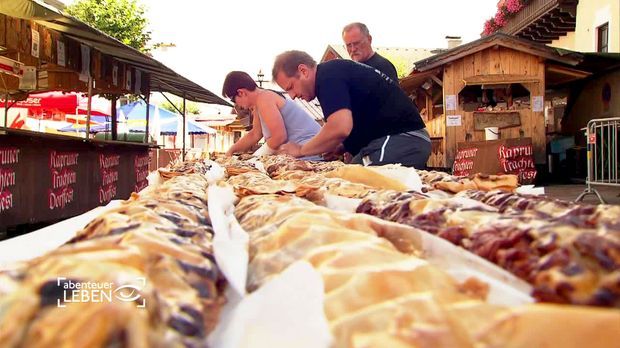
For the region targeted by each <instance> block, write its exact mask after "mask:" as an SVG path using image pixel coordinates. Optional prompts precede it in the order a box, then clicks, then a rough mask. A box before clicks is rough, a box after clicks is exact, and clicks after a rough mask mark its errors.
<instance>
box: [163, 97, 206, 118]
mask: <svg viewBox="0 0 620 348" xmlns="http://www.w3.org/2000/svg"><path fill="white" fill-rule="evenodd" d="M175 99H176V100H175ZM171 100H172V101H173V102H174V106H176V107H177V109H179V110H181V111H183V101H182V100H181V99H178V98H172V99H171ZM174 106H172V104H170V103H169V102H168V101H165V102H163V103H162V104H161V105H159V107H161V108H162V109H166V110H168V111H170V112H174V113H179V112H178V111H177V109H175V108H174ZM185 112H186V113H187V114H192V115H200V107H199V106H198V103H195V102H192V101H188V100H186V101H185Z"/></svg>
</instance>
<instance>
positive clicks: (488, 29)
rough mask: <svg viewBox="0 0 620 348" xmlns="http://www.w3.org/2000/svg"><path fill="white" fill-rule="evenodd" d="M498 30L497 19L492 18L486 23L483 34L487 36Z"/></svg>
mask: <svg viewBox="0 0 620 348" xmlns="http://www.w3.org/2000/svg"><path fill="white" fill-rule="evenodd" d="M496 30H497V26H496V25H495V19H493V18H491V19H489V20H488V21H486V22H485V23H484V30H483V32H482V35H484V36H487V35H491V34H493V33H494V32H495V31H496Z"/></svg>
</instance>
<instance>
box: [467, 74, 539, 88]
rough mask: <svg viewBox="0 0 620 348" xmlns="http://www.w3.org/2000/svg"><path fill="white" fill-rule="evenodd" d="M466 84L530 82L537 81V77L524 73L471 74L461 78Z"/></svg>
mask: <svg viewBox="0 0 620 348" xmlns="http://www.w3.org/2000/svg"><path fill="white" fill-rule="evenodd" d="M463 82H464V83H465V85H466V86H472V85H473V86H476V85H499V84H508V83H532V82H539V79H538V78H536V77H532V76H529V75H528V76H526V75H511V74H494V75H483V76H471V77H466V78H464V79H463Z"/></svg>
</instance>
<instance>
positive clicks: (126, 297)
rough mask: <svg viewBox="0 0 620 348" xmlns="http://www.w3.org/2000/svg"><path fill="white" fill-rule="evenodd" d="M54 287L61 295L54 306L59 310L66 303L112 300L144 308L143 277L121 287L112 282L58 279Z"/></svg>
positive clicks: (144, 280)
mask: <svg viewBox="0 0 620 348" xmlns="http://www.w3.org/2000/svg"><path fill="white" fill-rule="evenodd" d="M56 286H57V287H58V289H59V290H61V292H60V293H61V294H62V296H58V298H57V299H56V305H57V306H58V307H61V308H62V307H66V306H67V304H68V303H79V302H81V303H84V302H90V303H104V302H112V301H114V300H118V301H122V302H135V303H136V305H137V307H138V308H144V307H146V299H145V298H144V297H142V290H143V289H144V288H145V287H146V278H144V277H138V278H135V279H134V280H133V281H126V282H124V283H123V284H122V285H115V284H114V283H113V282H93V281H76V280H73V279H67V278H65V277H58V278H57V280H56Z"/></svg>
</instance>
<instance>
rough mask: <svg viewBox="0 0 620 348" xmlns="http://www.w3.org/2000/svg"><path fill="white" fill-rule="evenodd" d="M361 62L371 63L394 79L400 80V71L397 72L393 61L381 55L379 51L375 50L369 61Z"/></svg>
mask: <svg viewBox="0 0 620 348" xmlns="http://www.w3.org/2000/svg"><path fill="white" fill-rule="evenodd" d="M360 63H364V64H366V65H370V66H371V67H373V68H375V69H378V70H379V71H381V72H382V73H384V74H386V75H387V76H389V77H390V78H391V79H392V80H394V81H398V73H397V72H396V68H395V67H394V64H392V62H390V61H389V60H387V59H385V58H384V57H383V56H381V55H379V53H377V52H375V53H374V54H373V55H372V57H370V58H369V59H368V60H367V61H365V62H360Z"/></svg>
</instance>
